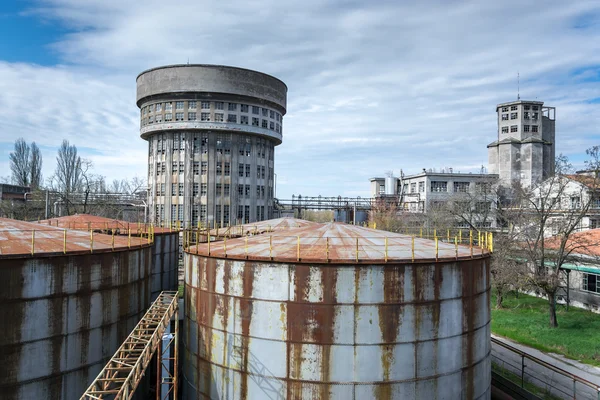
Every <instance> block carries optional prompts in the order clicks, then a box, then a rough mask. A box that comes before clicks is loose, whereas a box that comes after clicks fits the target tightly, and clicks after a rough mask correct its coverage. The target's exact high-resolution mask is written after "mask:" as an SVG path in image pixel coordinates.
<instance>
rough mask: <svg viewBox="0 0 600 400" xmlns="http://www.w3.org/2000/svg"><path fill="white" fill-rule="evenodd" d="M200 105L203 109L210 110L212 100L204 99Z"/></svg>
mask: <svg viewBox="0 0 600 400" xmlns="http://www.w3.org/2000/svg"><path fill="white" fill-rule="evenodd" d="M200 107H202V109H203V110H210V101H202V102H201V103H200Z"/></svg>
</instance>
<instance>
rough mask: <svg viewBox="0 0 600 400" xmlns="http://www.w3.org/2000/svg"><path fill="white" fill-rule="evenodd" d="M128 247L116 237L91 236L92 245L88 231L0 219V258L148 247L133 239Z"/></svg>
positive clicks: (137, 239) (145, 241) (123, 240)
mask: <svg viewBox="0 0 600 400" xmlns="http://www.w3.org/2000/svg"><path fill="white" fill-rule="evenodd" d="M65 232H66V247H65ZM113 241H114V245H113ZM129 243H130V242H129V239H128V237H126V236H118V235H115V236H114V237H113V236H111V235H104V234H100V233H94V234H93V243H92V240H91V235H90V233H89V232H88V231H82V230H71V229H64V228H59V227H56V226H49V225H40V224H38V223H35V222H25V221H18V220H14V219H9V218H0V258H7V257H10V256H24V255H31V254H32V250H33V254H34V255H38V254H39V255H50V254H58V255H60V254H64V253H67V254H71V253H89V252H90V250H92V251H93V252H107V251H113V250H124V249H127V248H129V247H132V248H134V247H143V246H147V245H148V243H147V240H146V239H142V238H141V237H139V238H138V237H136V238H132V239H131V246H129Z"/></svg>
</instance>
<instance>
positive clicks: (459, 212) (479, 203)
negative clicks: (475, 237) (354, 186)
mask: <svg viewBox="0 0 600 400" xmlns="http://www.w3.org/2000/svg"><path fill="white" fill-rule="evenodd" d="M370 181H371V196H372V197H374V198H380V199H390V198H393V199H397V204H398V205H399V211H402V212H408V213H430V212H436V211H440V210H442V209H445V210H450V211H451V212H452V214H453V216H454V217H455V220H456V221H455V225H456V226H457V227H463V228H471V227H473V228H495V227H496V226H497V221H496V205H497V201H498V195H497V191H496V190H495V189H496V188H495V186H496V183H497V181H498V175H492V174H471V173H457V172H453V171H452V168H449V169H447V170H442V171H439V172H436V171H432V170H425V169H423V171H422V172H421V173H418V174H414V175H407V176H402V177H401V178H398V177H394V176H388V177H386V178H371V179H370Z"/></svg>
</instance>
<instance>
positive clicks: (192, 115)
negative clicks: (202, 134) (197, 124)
mask: <svg viewBox="0 0 600 400" xmlns="http://www.w3.org/2000/svg"><path fill="white" fill-rule="evenodd" d="M195 120H196V113H195V112H189V113H188V121H195Z"/></svg>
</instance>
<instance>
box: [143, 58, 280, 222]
mask: <svg viewBox="0 0 600 400" xmlns="http://www.w3.org/2000/svg"><path fill="white" fill-rule="evenodd" d="M286 99H287V86H286V85H285V84H284V83H283V82H282V81H280V80H279V79H277V78H274V77H272V76H270V75H266V74H263V73H260V72H256V71H251V70H247V69H242V68H235V67H227V66H219V65H171V66H165V67H159V68H154V69H150V70H147V71H144V72H142V73H141V74H140V75H139V76H138V77H137V105H138V107H139V108H140V134H141V137H142V138H143V139H145V140H147V141H148V183H149V194H148V200H149V201H148V206H149V215H150V219H151V221H154V223H156V224H160V225H163V224H179V225H181V226H197V225H198V224H202V225H205V226H206V225H209V226H211V227H213V226H227V225H232V224H234V223H250V222H255V221H261V220H265V219H269V218H272V216H273V198H274V186H275V185H274V170H273V168H274V161H275V146H277V145H279V144H281V142H282V139H283V116H284V115H285V113H286V101H287V100H286Z"/></svg>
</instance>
